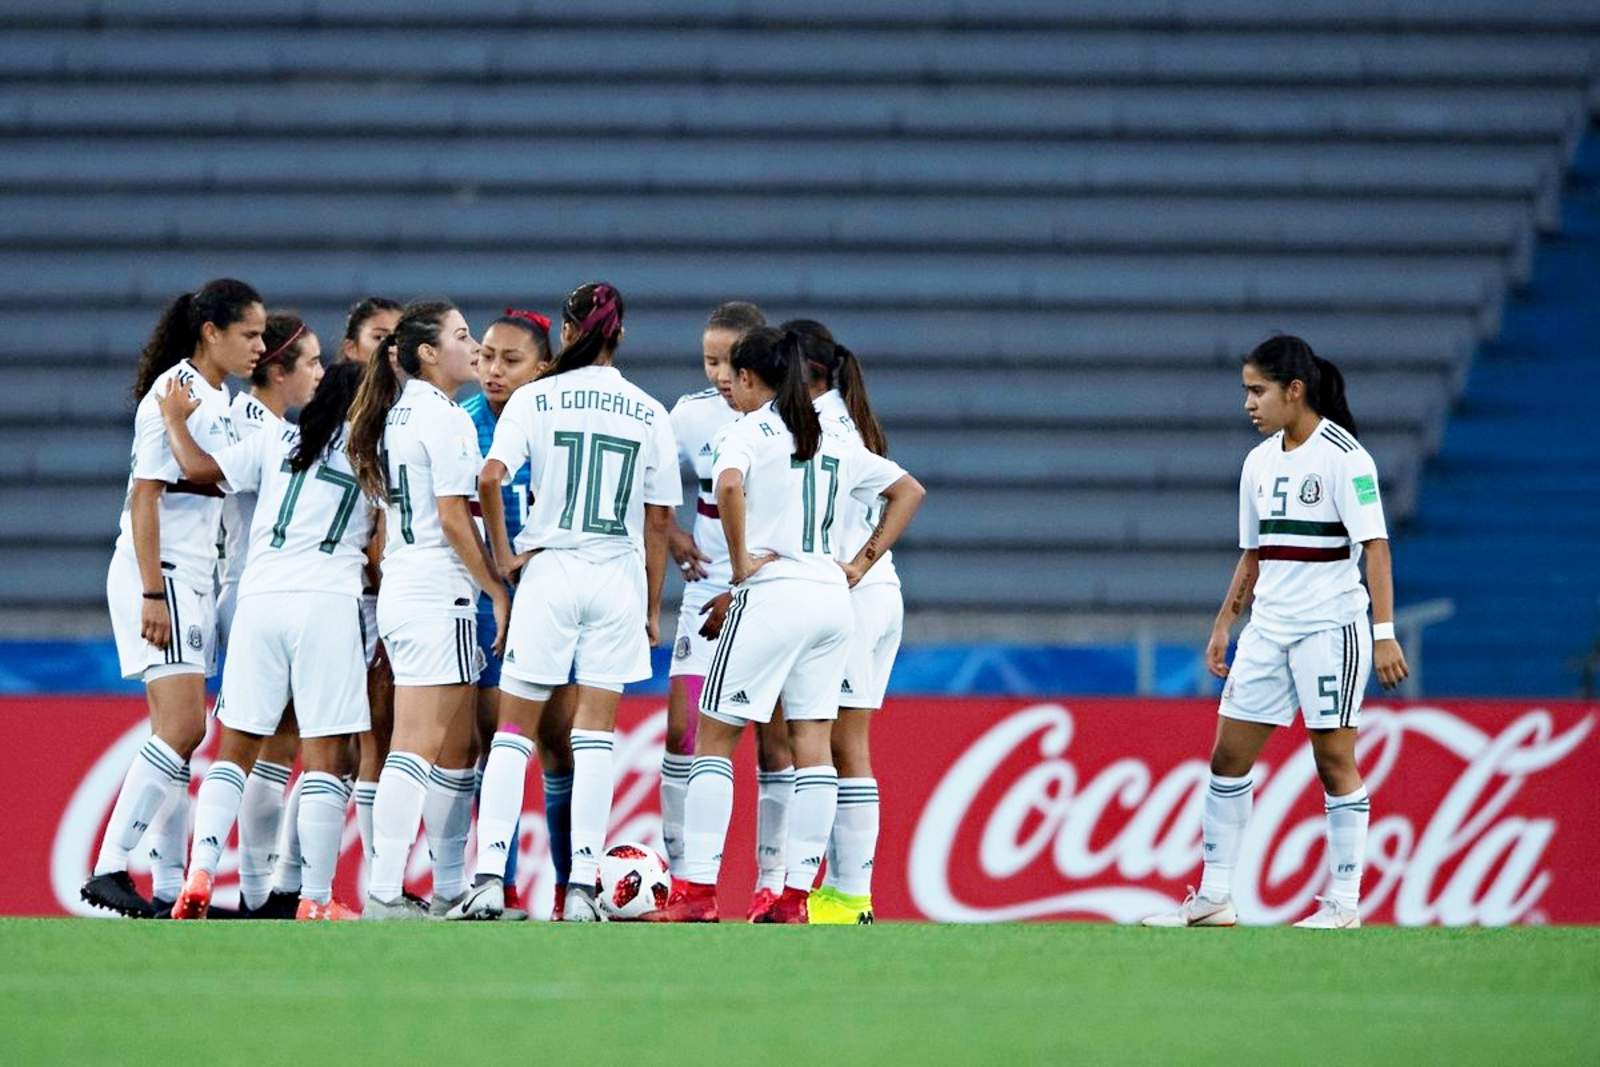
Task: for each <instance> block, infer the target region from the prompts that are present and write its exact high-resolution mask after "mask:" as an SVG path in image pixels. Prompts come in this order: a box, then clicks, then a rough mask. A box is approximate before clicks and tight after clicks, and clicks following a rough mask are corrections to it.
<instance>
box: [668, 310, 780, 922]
mask: <svg viewBox="0 0 1600 1067" xmlns="http://www.w3.org/2000/svg"><path fill="white" fill-rule="evenodd" d="M766 324H767V320H766V317H765V316H763V315H762V314H761V309H760V308H758V307H756V305H754V304H750V303H745V302H743V301H730V302H729V303H726V304H722V305H719V306H718V307H717V308H715V309H714V310H713V311H712V312H711V315H710V317H709V318H708V319H707V320H706V327H705V332H704V334H703V335H702V337H701V342H700V347H701V352H702V359H703V369H704V371H705V375H706V380H707V381H709V382H710V383H711V388H709V389H702V390H700V391H699V392H697V393H689V394H688V395H686V396H684V397H681V398H680V399H679V400H678V402H677V403H676V404H674V405H673V406H672V432H673V436H674V437H676V438H677V439H678V459H679V462H680V463H681V465H682V466H683V467H684V469H686V470H691V471H693V473H694V477H695V480H696V481H697V482H698V483H699V486H700V493H699V496H698V498H697V499H696V500H695V520H694V532H693V533H692V534H690V533H688V532H685V531H684V530H681V529H679V528H678V526H677V525H676V524H674V525H673V528H672V531H671V535H672V536H671V550H672V555H673V559H674V560H675V562H676V563H677V564H678V567H679V570H680V572H681V573H682V575H683V580H684V590H683V601H682V604H681V606H680V607H679V609H678V629H677V634H676V636H675V637H674V638H673V643H672V666H671V668H670V670H669V672H668V673H669V679H668V685H669V689H668V696H667V743H666V751H665V752H664V753H663V755H662V758H661V836H662V840H663V843H664V844H665V845H666V847H667V862H668V864H669V865H670V867H671V869H672V872H673V875H674V876H675V877H676V876H680V875H681V874H682V869H683V798H684V793H685V791H686V790H687V789H688V785H689V765H690V764H691V763H693V762H694V725H695V721H696V720H697V719H698V717H699V713H698V711H696V712H695V713H694V715H693V716H691V714H690V709H691V708H698V706H699V703H700V693H701V690H702V689H703V687H704V685H705V674H706V670H707V668H708V667H710V665H711V653H712V651H713V650H714V649H715V648H716V643H717V642H716V639H717V634H718V633H720V632H721V629H722V623H723V620H724V617H725V615H726V612H727V605H728V602H729V600H730V599H731V596H730V594H729V589H728V579H729V576H730V573H731V567H730V564H729V562H728V544H727V541H726V540H725V539H724V538H723V536H722V523H721V521H720V520H719V518H718V514H717V497H716V492H715V489H714V487H713V485H712V483H711V461H712V447H711V445H712V442H713V441H714V440H715V439H716V435H717V433H718V431H720V430H721V429H722V428H723V427H724V426H726V425H728V424H729V423H731V422H733V421H734V420H735V419H737V418H738V417H739V412H738V411H737V410H736V409H735V408H734V406H733V398H732V397H733V394H732V388H733V387H732V382H733V370H732V368H731V366H730V365H729V362H728V360H729V357H730V354H731V353H732V351H733V345H734V342H736V341H737V340H738V339H739V337H740V335H741V334H743V333H744V332H745V331H746V330H751V329H754V328H755V327H757V326H765V325H766ZM756 742H757V743H756V764H757V768H756V789H757V795H758V800H757V806H756V871H757V874H756V888H755V894H754V896H753V898H752V899H751V902H750V910H749V917H750V919H752V920H754V919H755V918H757V917H758V916H760V915H762V914H764V913H766V912H767V911H768V910H769V909H771V907H772V906H773V904H775V903H777V900H778V894H779V893H780V892H781V891H782V890H783V877H784V872H785V863H784V853H783V842H784V838H785V836H786V833H787V830H786V827H787V823H788V811H789V801H790V799H791V797H792V796H793V794H794V757H793V755H792V754H791V753H790V751H789V732H788V730H787V729H786V728H785V727H784V725H783V716H782V711H781V709H780V710H779V712H778V713H776V714H774V715H773V718H772V721H771V722H767V723H762V724H759V725H758V726H757V728H756Z"/></svg>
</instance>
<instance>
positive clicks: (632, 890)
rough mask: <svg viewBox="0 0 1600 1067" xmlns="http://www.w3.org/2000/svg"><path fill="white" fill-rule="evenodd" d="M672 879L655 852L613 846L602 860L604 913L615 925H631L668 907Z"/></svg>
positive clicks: (601, 894)
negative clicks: (632, 921)
mask: <svg viewBox="0 0 1600 1067" xmlns="http://www.w3.org/2000/svg"><path fill="white" fill-rule="evenodd" d="M671 893H672V877H671V876H670V875H669V874H668V873H667V863H666V861H665V860H663V859H662V858H661V856H660V854H659V853H657V852H656V850H655V849H653V848H649V847H647V846H645V845H637V844H633V843H631V842H630V843H627V844H621V845H612V846H611V847H610V848H608V849H606V854H605V855H604V856H601V857H600V894H599V895H600V910H601V911H603V912H605V913H606V918H608V919H611V920H612V921H613V922H628V921H630V920H633V919H637V918H639V917H641V916H642V915H644V913H645V912H647V911H654V910H655V909H657V908H664V907H666V906H667V897H668V896H670V895H671Z"/></svg>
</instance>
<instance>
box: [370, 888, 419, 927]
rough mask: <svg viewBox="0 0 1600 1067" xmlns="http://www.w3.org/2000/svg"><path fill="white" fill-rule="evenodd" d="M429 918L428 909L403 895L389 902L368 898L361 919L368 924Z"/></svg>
mask: <svg viewBox="0 0 1600 1067" xmlns="http://www.w3.org/2000/svg"><path fill="white" fill-rule="evenodd" d="M427 917H428V909H427V907H426V906H425V905H423V904H419V903H418V902H417V901H415V900H412V899H411V898H410V897H408V896H406V895H405V894H403V893H402V894H401V895H400V896H398V897H395V898H394V899H393V900H389V901H384V900H379V899H378V898H377V897H368V898H367V903H366V906H365V907H364V908H362V909H361V918H362V919H364V920H366V921H367V922H416V921H418V920H425V919H427Z"/></svg>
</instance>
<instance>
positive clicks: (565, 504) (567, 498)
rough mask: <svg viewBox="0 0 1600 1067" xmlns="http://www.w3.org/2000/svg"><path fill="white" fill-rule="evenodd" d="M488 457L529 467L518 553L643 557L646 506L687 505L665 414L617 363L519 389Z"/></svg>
mask: <svg viewBox="0 0 1600 1067" xmlns="http://www.w3.org/2000/svg"><path fill="white" fill-rule="evenodd" d="M489 458H490V459H494V460H499V461H500V462H501V463H503V464H505V467H506V470H508V471H515V470H517V469H519V468H520V467H521V466H522V465H523V464H524V463H527V464H529V466H530V468H531V470H530V479H529V489H530V490H531V491H532V493H533V507H532V508H531V509H530V510H529V512H528V521H527V522H526V523H524V524H523V527H522V532H521V533H520V534H518V535H517V543H516V548H517V550H518V551H524V550H527V549H530V548H544V549H565V550H568V551H573V552H577V553H579V555H580V556H581V557H582V558H584V559H588V560H593V561H596V562H604V561H605V560H608V559H614V558H616V557H618V556H621V555H626V554H629V553H633V554H635V555H637V556H638V557H640V558H642V557H643V555H644V506H645V505H646V504H662V505H666V506H669V507H677V506H678V504H680V503H682V501H683V486H682V485H681V484H680V483H679V481H678V448H677V444H676V443H675V442H674V441H673V438H672V426H671V423H670V422H669V420H668V418H667V412H666V409H665V408H663V407H662V406H661V405H660V404H659V403H657V402H656V401H655V399H653V398H652V397H650V396H649V395H648V394H646V393H645V392H644V391H643V390H641V389H639V388H638V387H637V386H635V385H633V384H632V383H631V382H629V381H628V380H627V379H626V378H624V377H623V376H622V375H621V374H620V373H618V371H617V369H616V368H615V367H610V366H604V367H594V366H590V367H580V368H578V369H577V370H570V371H566V372H564V373H562V374H557V375H555V376H554V377H551V378H541V379H538V380H536V381H532V382H529V383H528V384H527V385H524V386H523V387H522V388H520V389H518V390H517V391H516V392H515V393H512V394H511V399H510V400H509V401H507V402H506V407H505V410H504V411H503V412H501V413H500V421H499V423H497V424H496V425H495V430H494V444H492V445H491V446H490V447H489Z"/></svg>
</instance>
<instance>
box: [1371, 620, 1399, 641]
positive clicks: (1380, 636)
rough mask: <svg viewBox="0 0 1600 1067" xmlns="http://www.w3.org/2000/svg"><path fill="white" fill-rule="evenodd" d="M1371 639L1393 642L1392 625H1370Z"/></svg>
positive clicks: (1384, 623) (1379, 623)
mask: <svg viewBox="0 0 1600 1067" xmlns="http://www.w3.org/2000/svg"><path fill="white" fill-rule="evenodd" d="M1372 639H1373V640H1374V641H1393V640H1394V623H1392V622H1375V623H1373V624H1372Z"/></svg>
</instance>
